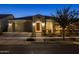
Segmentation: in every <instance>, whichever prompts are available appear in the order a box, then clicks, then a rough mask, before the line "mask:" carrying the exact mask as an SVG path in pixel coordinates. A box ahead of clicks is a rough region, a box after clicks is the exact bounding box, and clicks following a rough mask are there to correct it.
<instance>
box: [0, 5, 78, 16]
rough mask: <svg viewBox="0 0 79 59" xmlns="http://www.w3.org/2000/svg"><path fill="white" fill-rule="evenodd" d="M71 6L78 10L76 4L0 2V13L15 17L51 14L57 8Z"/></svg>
mask: <svg viewBox="0 0 79 59" xmlns="http://www.w3.org/2000/svg"><path fill="white" fill-rule="evenodd" d="M69 6H71V8H72V9H77V10H79V5H78V4H0V14H13V15H14V16H15V17H22V16H31V15H36V14H42V15H48V16H50V15H52V14H55V12H56V10H57V9H61V8H64V7H69Z"/></svg>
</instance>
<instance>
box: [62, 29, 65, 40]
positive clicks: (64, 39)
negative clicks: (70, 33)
mask: <svg viewBox="0 0 79 59" xmlns="http://www.w3.org/2000/svg"><path fill="white" fill-rule="evenodd" d="M62 30H63V34H62V35H63V40H65V28H63V29H62Z"/></svg>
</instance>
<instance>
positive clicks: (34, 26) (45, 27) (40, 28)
mask: <svg viewBox="0 0 79 59" xmlns="http://www.w3.org/2000/svg"><path fill="white" fill-rule="evenodd" d="M0 31H2V32H20V33H22V32H25V33H26V32H28V33H29V32H31V33H32V35H33V36H43V35H44V34H48V35H49V34H54V35H59V34H61V33H62V27H61V26H60V25H59V24H58V23H57V22H56V21H55V20H54V19H53V17H52V16H45V15H40V14H37V15H33V16H26V17H20V18H15V17H14V16H13V15H12V14H1V15H0Z"/></svg>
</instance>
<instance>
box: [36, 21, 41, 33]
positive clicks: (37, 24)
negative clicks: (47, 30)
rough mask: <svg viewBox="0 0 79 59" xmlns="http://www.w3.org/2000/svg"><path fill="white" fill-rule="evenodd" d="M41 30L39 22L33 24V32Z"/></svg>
mask: <svg viewBox="0 0 79 59" xmlns="http://www.w3.org/2000/svg"><path fill="white" fill-rule="evenodd" d="M41 31H42V29H41V23H40V22H37V23H36V26H35V32H41Z"/></svg>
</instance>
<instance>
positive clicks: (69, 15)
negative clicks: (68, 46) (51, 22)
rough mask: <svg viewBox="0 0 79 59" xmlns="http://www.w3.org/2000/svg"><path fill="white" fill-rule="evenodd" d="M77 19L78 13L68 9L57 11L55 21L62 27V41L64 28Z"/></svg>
mask: <svg viewBox="0 0 79 59" xmlns="http://www.w3.org/2000/svg"><path fill="white" fill-rule="evenodd" d="M78 17H79V11H77V10H71V9H70V7H68V8H63V9H59V10H57V12H56V15H55V20H56V21H57V22H58V23H59V24H60V26H61V27H62V32H63V34H62V36H63V40H64V36H65V28H66V26H68V25H70V24H72V23H73V22H75V21H76V20H77V19H78Z"/></svg>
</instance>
